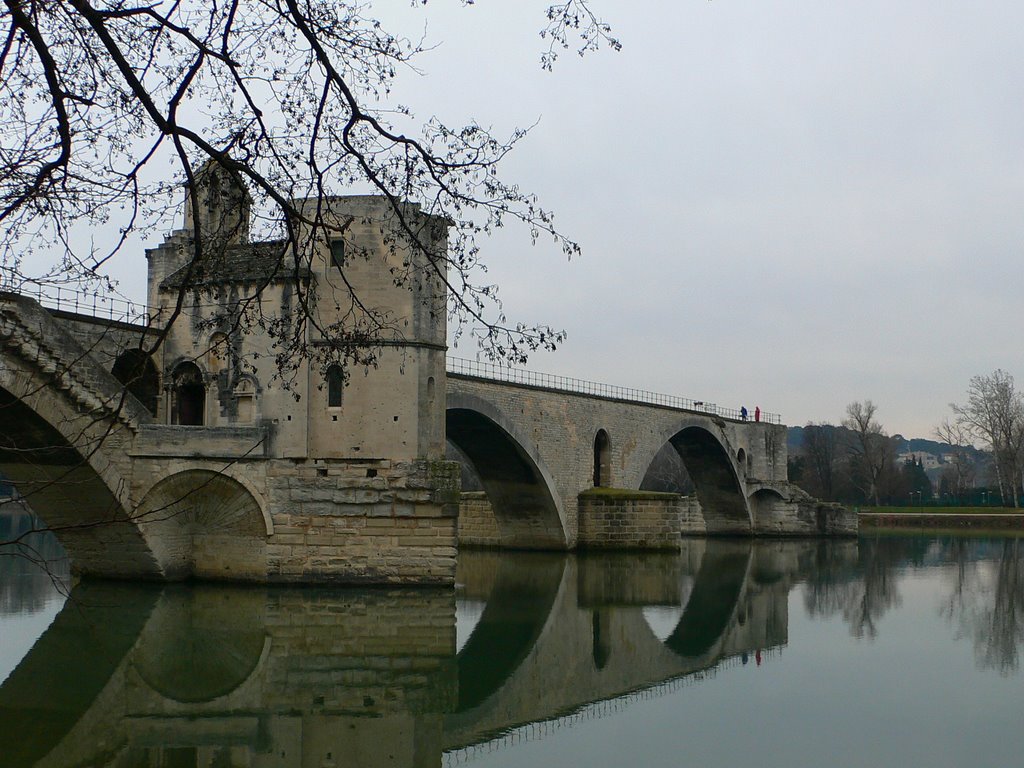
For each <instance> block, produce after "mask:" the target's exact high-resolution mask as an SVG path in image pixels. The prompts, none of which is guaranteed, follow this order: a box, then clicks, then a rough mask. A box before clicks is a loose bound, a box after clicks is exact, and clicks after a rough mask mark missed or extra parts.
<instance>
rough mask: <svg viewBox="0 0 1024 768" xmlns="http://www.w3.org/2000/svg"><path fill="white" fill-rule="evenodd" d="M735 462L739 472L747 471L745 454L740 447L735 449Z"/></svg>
mask: <svg viewBox="0 0 1024 768" xmlns="http://www.w3.org/2000/svg"><path fill="white" fill-rule="evenodd" d="M736 463H737V464H738V465H739V468H740V471H741V472H744V473H746V472H747V469H748V467H747V454H746V451H744V450H743V449H742V448H740V449H739V450H738V451H736Z"/></svg>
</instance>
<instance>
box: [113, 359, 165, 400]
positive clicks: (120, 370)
mask: <svg viewBox="0 0 1024 768" xmlns="http://www.w3.org/2000/svg"><path fill="white" fill-rule="evenodd" d="M110 372H111V373H112V374H113V376H114V378H115V379H117V380H118V381H120V382H121V383H122V384H124V386H125V389H127V390H128V391H129V392H130V393H131V394H132V395H134V396H135V397H136V398H137V399H138V401H139V402H140V403H142V404H143V405H144V406H145V408H146V410H147V411H149V412H150V413H151V414H152V415H153V416H156V409H157V404H158V403H159V401H160V372H159V371H158V370H157V367H156V364H155V363H154V362H153V358H152V357H151V356H150V355H149V354H147V353H146V352H145V351H143V350H141V349H139V348H137V347H136V348H134V349H129V350H126V351H124V352H122V353H121V354H120V355H118V357H117V359H116V360H115V361H114V366H113V368H111V369H110Z"/></svg>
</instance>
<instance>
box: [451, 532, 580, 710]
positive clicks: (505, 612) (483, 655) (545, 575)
mask: <svg viewBox="0 0 1024 768" xmlns="http://www.w3.org/2000/svg"><path fill="white" fill-rule="evenodd" d="M467 556H468V558H467ZM474 557H476V558H479V559H480V560H481V561H484V560H486V562H487V563H489V567H491V568H496V569H497V572H496V574H495V575H494V577H493V578H494V585H493V587H492V588H491V590H490V594H489V595H488V597H487V604H486V606H485V607H484V610H483V614H482V615H481V616H480V620H479V621H478V622H477V624H476V626H475V627H474V628H473V633H472V634H471V635H470V636H469V639H468V640H467V641H466V644H465V645H464V646H463V647H462V650H461V651H460V652H459V654H458V657H457V661H456V663H457V666H458V679H459V699H458V705H457V707H456V710H455V711H456V713H462V712H467V711H469V710H472V709H475V708H476V707H478V706H480V705H481V704H482V703H484V702H485V701H486V700H487V699H489V698H490V697H491V696H492V695H493V694H495V693H496V692H497V691H499V690H500V689H501V687H502V686H503V685H504V684H505V682H506V681H507V680H508V679H509V678H510V677H511V676H512V674H513V673H514V672H515V671H516V670H517V669H518V668H519V666H520V665H521V664H522V663H523V661H524V660H525V659H526V657H527V656H528V655H529V653H530V651H532V650H533V648H534V646H535V645H536V644H537V640H538V638H539V637H540V635H541V633H542V632H543V630H544V627H545V626H547V623H548V619H549V616H550V614H551V609H552V607H553V606H554V603H555V598H556V597H557V596H558V590H559V587H560V586H561V584H562V577H563V574H564V572H565V567H566V556H565V555H560V554H555V553H542V552H530V553H526V552H521V553H517V554H509V553H502V554H501V555H500V556H498V555H497V554H496V553H470V552H464V553H460V555H459V558H460V564H461V562H462V561H463V560H466V559H469V560H472V559H473V558H474Z"/></svg>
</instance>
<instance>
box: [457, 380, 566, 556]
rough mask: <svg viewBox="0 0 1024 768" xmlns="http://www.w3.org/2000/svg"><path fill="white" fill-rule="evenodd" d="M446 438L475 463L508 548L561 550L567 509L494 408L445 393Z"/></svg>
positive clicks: (541, 465) (551, 480)
mask: <svg viewBox="0 0 1024 768" xmlns="http://www.w3.org/2000/svg"><path fill="white" fill-rule="evenodd" d="M445 425H446V430H447V436H448V439H449V440H450V441H451V442H452V443H454V444H455V445H456V446H457V447H458V448H459V450H460V451H462V452H463V454H465V456H466V457H467V458H468V459H469V460H470V462H471V463H472V464H473V468H474V469H475V470H476V472H477V474H478V475H479V477H480V482H481V484H482V485H483V487H484V491H485V492H486V493H487V498H488V500H489V501H490V503H491V507H492V508H493V510H494V516H495V518H496V520H497V524H498V529H499V531H500V536H501V543H502V545H503V546H508V547H523V548H533V549H565V548H566V546H567V543H568V536H567V530H568V527H567V525H566V515H565V510H564V508H563V506H562V500H561V498H560V497H559V494H558V493H557V492H555V489H556V487H557V486H556V484H555V481H554V478H553V477H552V475H551V473H550V471H549V470H548V469H547V467H546V466H545V464H544V462H543V461H542V460H541V459H540V457H539V455H537V453H536V452H531V451H530V450H528V449H527V447H526V446H528V445H529V444H530V443H529V442H528V441H527V440H526V439H525V438H524V437H523V436H522V435H520V434H519V433H518V430H517V429H516V428H515V426H514V425H513V423H512V422H511V420H510V419H508V418H507V417H506V416H505V415H504V414H503V413H502V412H501V411H500V410H499V409H498V408H497V407H495V406H494V405H493V404H492V403H489V402H487V401H485V400H483V399H481V398H479V397H476V396H473V395H468V394H462V395H454V396H451V395H450V396H449V398H448V408H447V412H446V416H445Z"/></svg>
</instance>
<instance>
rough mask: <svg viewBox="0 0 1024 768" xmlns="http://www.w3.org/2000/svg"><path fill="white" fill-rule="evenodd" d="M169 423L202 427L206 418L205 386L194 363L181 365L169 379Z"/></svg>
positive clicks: (201, 373) (201, 374)
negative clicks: (170, 398) (170, 399)
mask: <svg viewBox="0 0 1024 768" xmlns="http://www.w3.org/2000/svg"><path fill="white" fill-rule="evenodd" d="M171 382H172V384H171V386H172V391H171V397H172V403H171V423H172V424H183V425H185V426H192V427H198V426H202V424H203V422H204V420H205V416H206V384H205V383H204V382H203V372H202V371H201V370H199V366H198V365H196V364H195V363H188V362H186V363H182V364H181V365H179V366H178V367H177V368H175V369H174V375H173V376H172V377H171Z"/></svg>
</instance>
